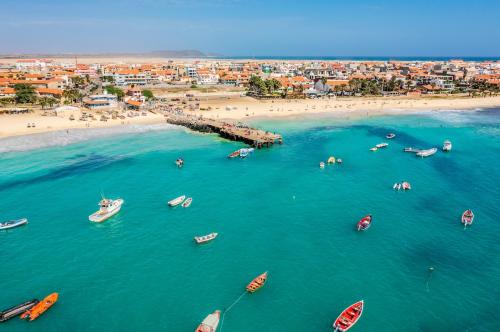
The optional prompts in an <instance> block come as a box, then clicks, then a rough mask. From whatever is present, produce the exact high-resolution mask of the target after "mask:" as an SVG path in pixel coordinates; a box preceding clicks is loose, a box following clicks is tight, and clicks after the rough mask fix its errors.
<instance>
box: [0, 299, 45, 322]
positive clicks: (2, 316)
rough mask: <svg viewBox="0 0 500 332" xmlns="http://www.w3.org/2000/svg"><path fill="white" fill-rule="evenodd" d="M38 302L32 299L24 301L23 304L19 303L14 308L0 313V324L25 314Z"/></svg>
mask: <svg viewBox="0 0 500 332" xmlns="http://www.w3.org/2000/svg"><path fill="white" fill-rule="evenodd" d="M38 302H40V301H38V300H37V299H33V300H31V301H26V302H24V303H21V304H18V305H16V306H14V307H11V308H8V309H5V310H2V311H0V323H1V322H6V321H8V320H9V319H11V318H14V317H16V316H18V315H20V314H22V313H24V312H26V311H27V310H29V309H31V308H33V307H34V306H35V305H36V304H37V303H38Z"/></svg>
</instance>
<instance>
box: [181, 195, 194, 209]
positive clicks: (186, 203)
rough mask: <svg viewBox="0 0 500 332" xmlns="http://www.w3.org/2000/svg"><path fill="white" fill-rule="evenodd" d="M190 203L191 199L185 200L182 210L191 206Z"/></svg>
mask: <svg viewBox="0 0 500 332" xmlns="http://www.w3.org/2000/svg"><path fill="white" fill-rule="evenodd" d="M192 202H193V199H192V198H191V197H189V198H188V199H186V200H185V201H184V203H182V207H183V208H187V207H189V206H190V205H191V203H192Z"/></svg>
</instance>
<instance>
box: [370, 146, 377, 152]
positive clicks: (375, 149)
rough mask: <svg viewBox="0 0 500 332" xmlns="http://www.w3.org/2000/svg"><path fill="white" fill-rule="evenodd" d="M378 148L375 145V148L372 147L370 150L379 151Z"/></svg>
mask: <svg viewBox="0 0 500 332" xmlns="http://www.w3.org/2000/svg"><path fill="white" fill-rule="evenodd" d="M377 150H378V148H377V147H375V146H374V147H373V148H371V149H370V151H377Z"/></svg>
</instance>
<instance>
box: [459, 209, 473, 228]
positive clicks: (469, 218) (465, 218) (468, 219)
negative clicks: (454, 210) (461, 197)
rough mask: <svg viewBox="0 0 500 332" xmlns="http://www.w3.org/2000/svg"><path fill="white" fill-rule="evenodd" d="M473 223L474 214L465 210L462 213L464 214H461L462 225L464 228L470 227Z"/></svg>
mask: <svg viewBox="0 0 500 332" xmlns="http://www.w3.org/2000/svg"><path fill="white" fill-rule="evenodd" d="M473 221H474V212H472V210H466V211H464V213H462V224H464V225H465V227H467V226H469V225H471V224H472V222H473Z"/></svg>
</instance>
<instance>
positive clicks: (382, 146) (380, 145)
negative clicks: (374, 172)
mask: <svg viewBox="0 0 500 332" xmlns="http://www.w3.org/2000/svg"><path fill="white" fill-rule="evenodd" d="M388 145H389V143H379V144H377V145H375V147H376V148H378V149H381V148H385V147H387V146H388Z"/></svg>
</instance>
